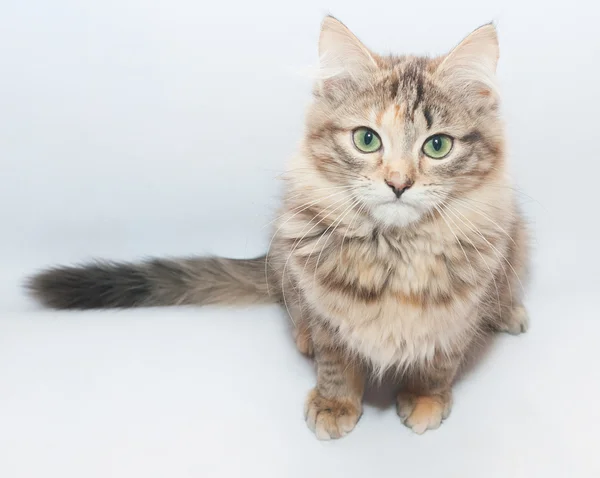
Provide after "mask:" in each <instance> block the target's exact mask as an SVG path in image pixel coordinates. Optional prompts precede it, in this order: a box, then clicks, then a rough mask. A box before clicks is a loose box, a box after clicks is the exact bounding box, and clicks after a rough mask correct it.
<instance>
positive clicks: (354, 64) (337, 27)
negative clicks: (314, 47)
mask: <svg viewBox="0 0 600 478" xmlns="http://www.w3.org/2000/svg"><path fill="white" fill-rule="evenodd" d="M376 69H377V63H376V61H375V57H374V55H373V54H372V53H371V52H370V51H369V50H368V48H367V47H366V46H365V45H363V44H362V42H361V41H360V40H359V39H358V38H357V37H356V36H355V35H354V34H353V33H352V32H351V31H350V30H349V29H348V27H346V25H344V24H343V23H342V22H340V21H339V20H337V19H336V18H334V17H331V16H328V17H325V19H324V20H323V23H322V24H321V35H320V37H319V80H320V81H321V83H322V85H332V84H333V85H334V84H335V83H336V81H340V80H344V79H350V80H353V81H360V79H361V78H362V77H365V76H367V75H369V74H370V73H372V72H373V71H374V70H376Z"/></svg>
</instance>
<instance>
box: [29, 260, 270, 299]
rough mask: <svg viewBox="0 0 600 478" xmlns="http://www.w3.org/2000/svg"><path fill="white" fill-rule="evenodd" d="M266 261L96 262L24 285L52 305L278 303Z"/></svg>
mask: <svg viewBox="0 0 600 478" xmlns="http://www.w3.org/2000/svg"><path fill="white" fill-rule="evenodd" d="M265 260H266V259H265V256H262V257H258V258H255V259H224V258H215V257H198V258H190V259H152V260H148V261H145V262H141V263H113V262H95V263H90V264H87V265H83V266H79V267H56V268H52V269H48V270H46V271H43V272H41V273H39V274H37V275H34V276H33V277H31V278H30V279H29V280H28V281H27V284H26V286H27V288H28V289H29V290H30V292H31V293H32V295H33V296H34V297H35V298H37V299H38V300H39V301H40V302H41V303H42V304H44V305H46V306H48V307H51V308H54V309H107V308H125V307H152V306H166V305H185V304H193V305H207V304H232V305H234V304H235V305H244V304H252V303H269V302H277V301H279V299H280V297H279V295H280V291H278V290H276V287H274V286H273V284H268V282H267V281H268V280H270V278H268V277H267V271H266V268H265ZM269 274H270V273H269Z"/></svg>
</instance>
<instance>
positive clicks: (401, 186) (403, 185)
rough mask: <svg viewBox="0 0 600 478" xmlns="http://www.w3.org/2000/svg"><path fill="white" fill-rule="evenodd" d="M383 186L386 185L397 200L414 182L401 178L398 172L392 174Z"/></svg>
mask: <svg viewBox="0 0 600 478" xmlns="http://www.w3.org/2000/svg"><path fill="white" fill-rule="evenodd" d="M385 184H387V185H388V186H389V187H390V188H391V189H392V191H393V192H394V194H395V195H396V197H397V198H398V199H399V198H400V196H402V194H403V193H404V191H406V190H407V189H408V188H410V187H411V186H412V185H413V184H414V181H413V180H412V179H410V178H407V177H406V176H402V175H401V174H400V173H398V172H393V173H392V174H390V175H389V177H388V178H387V179H386V180H385Z"/></svg>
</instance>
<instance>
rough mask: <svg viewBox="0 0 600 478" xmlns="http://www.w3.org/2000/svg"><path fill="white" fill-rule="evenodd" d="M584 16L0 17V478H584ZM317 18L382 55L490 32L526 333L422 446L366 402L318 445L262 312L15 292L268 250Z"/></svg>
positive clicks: (591, 319) (599, 463)
mask: <svg viewBox="0 0 600 478" xmlns="http://www.w3.org/2000/svg"><path fill="white" fill-rule="evenodd" d="M598 10H599V7H598V3H597V2H592V1H591V0H590V1H589V2H583V1H580V2H577V1H570V2H560V3H556V4H555V5H553V4H552V2H549V1H536V2H533V1H532V2H525V1H519V2H515V1H506V0H505V1H499V2H483V1H481V0H473V1H461V0H453V1H446V0H444V1H421V2H415V1H410V0H405V1H388V2H375V1H363V2H358V1H350V0H343V1H342V0H339V1H333V0H331V1H318V0H316V1H311V0H303V1H301V2H294V3H293V4H291V3H287V2H283V1H277V2H276V1H270V2H269V1H256V0H255V1H246V0H238V1H236V2H227V1H220V2H218V1H217V2H207V1H206V0H200V1H199V0H169V1H167V0H118V1H116V0H111V1H109V0H102V1H101V0H96V1H94V2H81V1H75V0H71V1H70V0H53V1H48V0H29V1H21V0H4V1H3V2H2V3H1V5H0V62H1V63H0V68H1V74H0V227H1V229H0V476H2V477H3V478H20V477H35V478H46V477H61V478H70V477H78V478H80V477H86V478H95V477H99V478H107V477H123V478H134V477H144V478H146V477H169V478H179V477H213V476H214V477H223V476H231V477H233V476H243V477H251V476H261V477H271V476H273V477H295V476H307V475H309V476H344V477H353V476H374V477H376V476H410V477H429V476H444V477H461V478H464V477H483V476H485V477H502V478H506V477H527V478H531V477H538V476H540V477H551V476H573V477H592V476H600V457H599V453H600V452H599V451H598V443H599V433H600V432H599V425H600V412H599V406H600V400H599V398H600V383H599V382H600V371H599V367H598V366H599V360H600V352H599V348H600V346H599V345H598V342H599V339H600V323H599V320H600V314H599V312H598V306H597V304H598V295H599V288H600V280H599V279H598V270H599V268H600V260H599V258H598V247H597V242H598V233H599V232H600V228H599V226H598V217H599V216H598V210H597V206H598V196H597V194H598V192H599V186H598V175H599V173H600V167H599V164H600V139H599V136H598V128H599V126H598V111H599V107H600V96H599V95H600V93H599V91H600V89H599V85H600V77H599V76H600V75H599V66H598V64H599V61H600V33H599V30H598V22H597V17H598V14H599V11H598ZM327 12H331V13H333V14H335V15H336V16H338V17H339V18H340V19H341V20H343V21H344V22H345V23H346V24H348V25H349V26H350V27H351V28H352V29H353V30H354V31H355V32H356V34H357V35H358V36H359V37H360V38H361V39H363V40H364V41H365V43H366V44H367V45H369V46H370V47H371V48H372V49H373V50H375V51H378V52H381V53H387V52H392V51H393V52H397V53H402V52H404V53H429V54H438V53H442V52H444V51H446V50H448V49H450V48H451V47H452V46H453V45H454V44H456V43H457V42H458V41H459V40H460V39H461V38H462V37H463V36H465V35H466V34H467V33H468V32H470V31H471V30H472V29H474V28H475V27H477V26H479V25H480V24H482V23H486V22H488V21H490V20H495V21H496V22H497V24H498V27H499V32H500V42H501V61H500V66H499V77H500V83H501V85H502V89H503V92H504V114H505V117H506V121H507V125H508V137H509V149H510V164H511V171H512V174H513V176H514V177H515V181H516V184H517V185H518V191H519V192H517V194H518V195H519V197H520V199H521V202H522V203H523V205H524V207H525V210H526V211H527V215H528V217H529V219H530V221H531V225H532V228H533V230H534V235H535V253H534V277H533V282H532V284H531V287H530V293H529V296H528V305H529V309H530V313H531V316H532V327H531V330H530V332H529V333H528V334H527V335H525V336H522V337H518V338H515V337H508V336H503V337H499V338H498V339H497V340H496V341H495V343H494V344H493V345H492V346H490V347H489V348H488V349H487V350H486V351H485V353H483V354H482V358H481V360H480V361H479V363H478V364H477V366H475V367H474V368H473V369H472V370H471V372H470V373H468V374H467V375H466V376H465V377H464V378H463V379H462V380H461V381H460V382H459V383H458V384H457V386H456V395H455V407H454V411H453V413H452V415H451V417H450V418H449V419H448V420H447V422H446V423H445V424H444V425H443V426H442V427H441V428H440V429H439V430H437V431H434V432H429V433H427V434H426V435H424V436H416V435H413V434H412V433H411V432H410V431H409V430H408V429H406V428H404V427H403V426H402V425H401V424H400V421H399V419H398V417H397V416H396V414H395V411H394V409H393V407H391V406H390V400H388V398H389V397H387V396H386V395H385V393H379V394H376V395H380V396H383V397H384V398H383V399H382V398H378V399H377V400H373V399H371V400H369V401H368V402H367V405H366V408H365V413H364V416H363V418H362V419H361V421H360V423H359V425H358V426H357V428H356V429H355V431H354V432H353V433H352V434H351V435H349V436H348V437H346V438H344V439H343V440H340V441H335V442H329V443H323V442H318V441H317V440H316V439H315V438H314V437H313V435H312V434H311V433H310V432H309V431H308V429H307V428H306V426H305V424H304V421H303V417H302V407H303V402H304V397H305V394H306V392H307V391H308V390H309V389H310V387H311V386H312V385H313V383H314V371H313V368H312V365H311V364H310V362H308V361H307V360H305V359H303V358H302V357H301V356H300V355H299V354H298V353H297V352H296V350H295V349H294V346H293V344H292V341H291V338H290V334H289V330H288V326H287V323H286V320H285V318H284V315H283V313H282V312H281V311H280V310H278V309H277V308H275V307H258V308H252V309H248V310H234V309H226V308H225V309H224V308H221V309H218V308H206V309H162V310H156V309H154V310H135V311H125V312H89V313H85V314H83V313H68V312H53V311H46V310H40V308H39V307H38V306H37V305H35V304H33V303H32V302H31V301H30V300H28V299H27V298H26V297H25V296H24V294H23V293H22V291H21V289H20V284H21V281H22V280H23V278H24V277H25V276H26V275H27V274H29V273H31V272H32V271H34V270H37V269H39V268H41V267H44V266H47V265H49V264H53V263H73V262H78V261H82V260H85V259H89V258H92V257H105V258H114V259H134V258H140V257H144V256H148V255H182V254H183V255H187V254H202V253H213V254H220V255H229V256H234V257H245V256H250V255H254V254H259V253H261V252H263V251H264V250H265V247H266V244H267V238H268V233H269V228H268V227H264V226H265V225H266V224H267V223H268V222H269V221H270V220H271V219H272V217H273V212H274V209H275V207H276V204H277V195H278V194H279V191H280V187H281V184H280V181H278V179H277V175H278V174H279V173H280V172H281V171H282V170H283V169H284V167H285V163H286V161H287V159H288V158H289V157H290V156H291V154H292V153H293V151H294V148H295V146H296V144H297V143H298V141H299V139H300V137H301V130H302V123H303V113H304V108H305V105H306V103H307V101H308V100H309V98H310V81H309V80H308V79H307V78H306V74H305V73H306V69H307V67H309V66H311V65H314V64H315V61H316V56H317V55H316V47H317V45H316V42H317V36H318V29H319V23H320V21H321V18H322V16H323V15H324V14H325V13H327Z"/></svg>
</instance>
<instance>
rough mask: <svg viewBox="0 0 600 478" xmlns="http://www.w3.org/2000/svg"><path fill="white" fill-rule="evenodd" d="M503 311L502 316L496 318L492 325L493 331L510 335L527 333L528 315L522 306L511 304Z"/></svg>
mask: <svg viewBox="0 0 600 478" xmlns="http://www.w3.org/2000/svg"><path fill="white" fill-rule="evenodd" d="M504 310H505V311H504V312H503V314H502V315H501V316H499V317H497V318H496V319H495V320H494V321H493V323H492V326H493V328H494V329H495V330H497V331H498V332H506V333H509V334H512V335H519V334H522V333H525V332H527V329H528V328H529V315H528V314H527V309H525V306H524V305H522V304H521V303H517V304H512V305H511V306H510V307H508V308H506V309H504Z"/></svg>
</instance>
